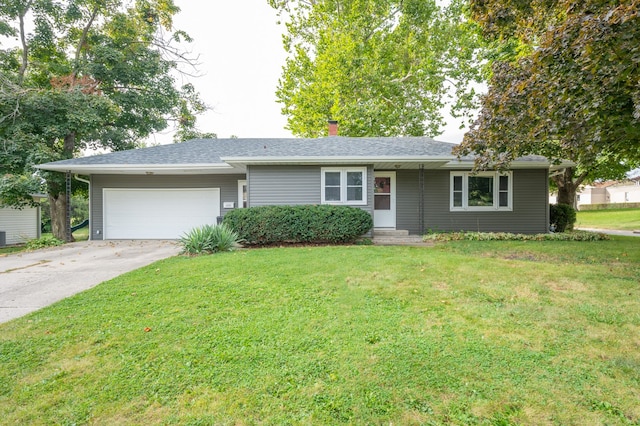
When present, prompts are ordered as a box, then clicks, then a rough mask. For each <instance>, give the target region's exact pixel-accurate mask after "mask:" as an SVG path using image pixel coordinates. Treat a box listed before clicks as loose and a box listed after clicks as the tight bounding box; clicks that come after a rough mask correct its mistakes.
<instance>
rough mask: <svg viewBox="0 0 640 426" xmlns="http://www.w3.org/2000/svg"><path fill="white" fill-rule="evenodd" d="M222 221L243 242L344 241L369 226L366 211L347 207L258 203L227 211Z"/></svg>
mask: <svg viewBox="0 0 640 426" xmlns="http://www.w3.org/2000/svg"><path fill="white" fill-rule="evenodd" d="M223 223H225V224H227V225H229V227H230V228H233V229H234V230H236V232H238V235H239V236H240V238H242V239H243V240H244V241H245V242H246V243H247V244H277V243H346V242H353V241H355V240H356V239H357V238H359V237H360V236H362V235H363V234H365V233H367V232H368V231H369V230H370V229H371V228H372V227H373V219H371V215H370V214H369V213H367V212H366V211H364V210H362V209H359V208H355V207H349V206H332V205H298V206H260V207H250V208H248V209H236V210H233V211H231V212H229V213H227V214H226V215H225V217H224V219H223Z"/></svg>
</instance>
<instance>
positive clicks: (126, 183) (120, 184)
mask: <svg viewBox="0 0 640 426" xmlns="http://www.w3.org/2000/svg"><path fill="white" fill-rule="evenodd" d="M244 179H245V175H183V176H170V175H155V176H145V175H94V176H92V177H91V195H90V198H91V221H90V224H89V225H90V227H91V239H93V240H101V239H102V238H103V234H104V229H103V205H102V190H103V189H104V188H220V212H221V214H222V215H223V216H224V215H225V214H226V213H227V212H228V211H229V210H231V209H224V208H222V206H223V205H224V204H223V203H224V202H225V201H233V202H235V203H236V206H237V205H238V204H237V203H238V181H239V180H244ZM98 231H100V233H98Z"/></svg>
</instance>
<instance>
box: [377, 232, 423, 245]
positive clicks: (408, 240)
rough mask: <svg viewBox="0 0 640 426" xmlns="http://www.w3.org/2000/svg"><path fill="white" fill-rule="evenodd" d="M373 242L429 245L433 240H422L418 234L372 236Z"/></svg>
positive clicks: (379, 243) (378, 243)
mask: <svg viewBox="0 0 640 426" xmlns="http://www.w3.org/2000/svg"><path fill="white" fill-rule="evenodd" d="M372 241H373V244H374V245H377V246H416V247H430V246H432V245H433V242H431V241H429V242H424V241H422V237H420V236H419V235H407V236H405V237H378V236H376V237H374V238H373V240H372Z"/></svg>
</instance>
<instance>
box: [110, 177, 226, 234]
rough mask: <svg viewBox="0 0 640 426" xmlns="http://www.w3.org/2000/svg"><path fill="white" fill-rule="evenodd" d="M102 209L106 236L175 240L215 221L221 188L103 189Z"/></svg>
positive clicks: (218, 209) (218, 211) (217, 214)
mask: <svg viewBox="0 0 640 426" xmlns="http://www.w3.org/2000/svg"><path fill="white" fill-rule="evenodd" d="M103 209H104V238H105V239H108V240H117V239H175V238H179V237H180V236H181V235H182V234H184V233H185V232H187V231H189V230H190V229H191V228H194V227H196V226H201V225H205V224H215V223H216V218H217V217H218V216H220V188H179V189H121V188H105V189H103Z"/></svg>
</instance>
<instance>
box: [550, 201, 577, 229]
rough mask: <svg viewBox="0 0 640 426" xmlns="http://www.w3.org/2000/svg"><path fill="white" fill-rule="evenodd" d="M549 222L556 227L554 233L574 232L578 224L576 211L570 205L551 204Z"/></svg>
mask: <svg viewBox="0 0 640 426" xmlns="http://www.w3.org/2000/svg"><path fill="white" fill-rule="evenodd" d="M549 220H550V222H551V224H552V225H555V231H554V232H564V231H566V230H572V229H573V225H574V224H575V223H576V210H575V209H574V208H573V207H572V206H570V205H568V204H559V203H558V204H549Z"/></svg>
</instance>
